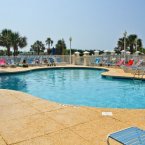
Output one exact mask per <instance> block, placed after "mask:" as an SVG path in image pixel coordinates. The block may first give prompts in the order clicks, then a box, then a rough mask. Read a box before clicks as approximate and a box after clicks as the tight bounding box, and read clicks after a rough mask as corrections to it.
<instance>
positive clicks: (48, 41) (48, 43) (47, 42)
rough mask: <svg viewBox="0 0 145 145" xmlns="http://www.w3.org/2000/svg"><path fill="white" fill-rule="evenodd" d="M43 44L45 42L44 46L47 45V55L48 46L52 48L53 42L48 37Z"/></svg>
mask: <svg viewBox="0 0 145 145" xmlns="http://www.w3.org/2000/svg"><path fill="white" fill-rule="evenodd" d="M45 42H46V45H48V49H47V53H48V50H50V45H51V46H52V44H53V40H51V38H50V37H48V38H47V39H46V41H45Z"/></svg>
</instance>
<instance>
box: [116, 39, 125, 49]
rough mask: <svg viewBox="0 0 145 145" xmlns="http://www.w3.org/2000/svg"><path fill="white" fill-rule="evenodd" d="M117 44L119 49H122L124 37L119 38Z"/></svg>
mask: <svg viewBox="0 0 145 145" xmlns="http://www.w3.org/2000/svg"><path fill="white" fill-rule="evenodd" d="M117 46H118V50H119V51H121V50H123V49H124V39H123V38H119V40H118V42H117Z"/></svg>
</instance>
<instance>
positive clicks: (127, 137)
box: [107, 127, 145, 145]
mask: <svg viewBox="0 0 145 145" xmlns="http://www.w3.org/2000/svg"><path fill="white" fill-rule="evenodd" d="M110 138H111V139H113V140H115V141H117V142H118V143H120V144H123V145H145V130H142V129H140V128H138V127H129V128H126V129H123V130H120V131H117V132H114V133H112V134H109V135H108V137H107V144H108V145H111V144H110V143H109V139H110Z"/></svg>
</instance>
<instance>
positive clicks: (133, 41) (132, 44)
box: [128, 34, 137, 54]
mask: <svg viewBox="0 0 145 145" xmlns="http://www.w3.org/2000/svg"><path fill="white" fill-rule="evenodd" d="M136 40H137V35H136V34H131V35H129V36H128V41H129V47H130V52H131V54H132V53H133V51H134V48H135V45H136Z"/></svg>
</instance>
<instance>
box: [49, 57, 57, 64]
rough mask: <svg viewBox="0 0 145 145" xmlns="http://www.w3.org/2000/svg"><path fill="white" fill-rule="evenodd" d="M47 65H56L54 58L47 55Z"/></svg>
mask: <svg viewBox="0 0 145 145" xmlns="http://www.w3.org/2000/svg"><path fill="white" fill-rule="evenodd" d="M49 66H56V63H55V59H54V58H53V57H49Z"/></svg>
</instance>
